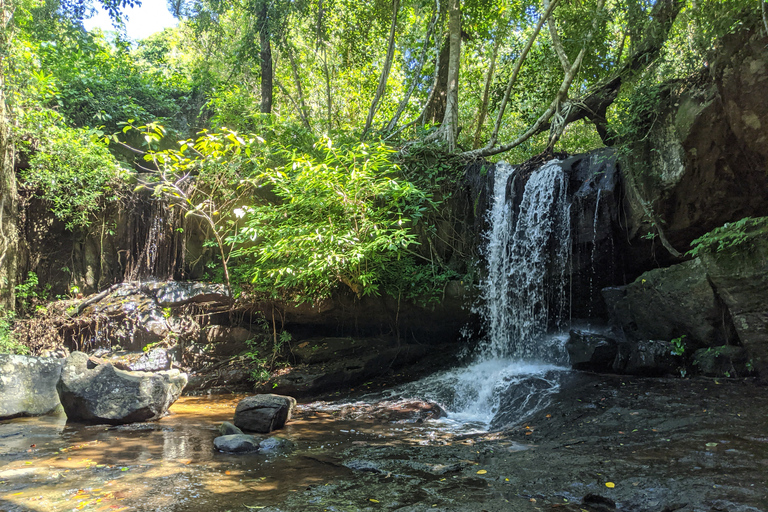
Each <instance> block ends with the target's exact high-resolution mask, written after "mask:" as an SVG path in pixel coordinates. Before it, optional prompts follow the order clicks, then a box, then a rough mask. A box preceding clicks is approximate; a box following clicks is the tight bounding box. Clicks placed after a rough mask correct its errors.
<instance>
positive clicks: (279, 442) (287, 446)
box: [259, 436, 295, 453]
mask: <svg viewBox="0 0 768 512" xmlns="http://www.w3.org/2000/svg"><path fill="white" fill-rule="evenodd" d="M294 446H295V445H294V444H293V442H292V441H290V440H289V439H285V438H284V437H280V436H273V437H268V438H266V439H263V440H262V441H261V442H260V443H259V452H260V453H285V452H289V451H291V450H293V448H294Z"/></svg>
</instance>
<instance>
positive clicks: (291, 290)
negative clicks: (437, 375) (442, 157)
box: [230, 139, 424, 301]
mask: <svg viewBox="0 0 768 512" xmlns="http://www.w3.org/2000/svg"><path fill="white" fill-rule="evenodd" d="M316 147H317V149H319V150H320V154H321V157H316V156H314V155H309V154H303V153H293V152H288V151H286V152H285V154H286V157H287V158H288V159H289V161H290V163H289V164H287V165H286V166H284V167H282V168H277V169H268V170H266V171H265V172H263V173H261V174H260V175H259V176H257V177H255V178H253V179H252V180H251V182H252V183H253V184H254V185H256V186H260V187H265V188H270V189H271V191H272V192H273V193H274V194H275V195H276V196H277V201H276V202H264V203H262V204H255V205H250V206H244V207H242V208H240V209H238V210H236V213H238V214H239V215H241V216H243V217H244V227H243V228H242V229H241V230H240V232H239V233H238V234H237V235H236V236H234V237H232V238H230V242H231V243H240V244H243V245H241V246H240V248H239V249H238V250H237V251H235V255H236V256H237V257H239V258H240V262H241V264H246V265H249V266H250V268H251V271H250V274H251V276H252V281H253V283H254V284H256V286H257V288H258V289H260V290H261V291H264V292H267V293H269V294H271V295H273V296H279V295H281V294H287V295H290V296H292V298H293V299H296V300H299V301H310V300H315V299H317V298H322V297H326V296H328V295H330V293H331V292H332V291H333V290H334V289H336V288H337V286H338V285H339V284H340V283H343V284H345V285H347V286H348V287H349V288H350V289H351V290H353V291H354V292H355V293H356V294H357V295H366V294H371V293H377V292H378V290H379V286H380V284H381V280H382V273H383V271H384V269H386V267H387V266H388V265H390V264H391V263H392V262H393V261H396V260H397V259H398V258H400V257H401V255H402V254H403V253H404V252H407V251H408V249H409V247H410V246H411V245H413V244H415V243H416V235H415V234H414V233H413V231H412V226H413V225H414V222H415V221H416V220H417V219H418V217H419V216H420V209H419V205H418V203H419V201H421V200H423V199H424V195H423V193H422V192H421V191H419V190H418V189H417V188H416V187H414V186H413V185H412V184H411V183H410V182H408V181H407V180H404V179H400V176H399V175H398V167H397V165H395V164H394V163H393V162H392V160H391V155H392V153H393V151H392V150H391V149H390V148H388V147H387V146H385V145H383V144H379V145H375V146H368V145H365V144H360V145H357V146H349V147H342V148H337V147H334V145H333V144H332V142H331V141H330V140H328V139H323V140H321V141H320V142H318V144H317V146H316ZM246 241H250V243H249V244H247V245H246V244H245V242H246Z"/></svg>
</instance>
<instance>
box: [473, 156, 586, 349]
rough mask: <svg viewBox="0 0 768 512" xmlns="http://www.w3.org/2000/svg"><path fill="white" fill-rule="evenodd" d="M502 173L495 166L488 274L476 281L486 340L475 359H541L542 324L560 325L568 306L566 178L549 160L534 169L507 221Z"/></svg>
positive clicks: (505, 171)
mask: <svg viewBox="0 0 768 512" xmlns="http://www.w3.org/2000/svg"><path fill="white" fill-rule="evenodd" d="M510 169H511V167H510V166H509V165H507V164H505V163H500V164H497V167H496V172H497V175H496V180H495V183H494V194H493V204H492V207H491V210H490V213H489V216H488V224H489V228H488V232H487V234H486V239H487V248H486V260H487V262H488V276H487V278H486V279H485V281H484V282H483V283H482V289H483V293H482V300H483V317H484V319H485V322H486V328H487V331H488V335H487V341H486V343H485V345H484V347H483V351H482V357H484V358H499V357H514V358H525V359H530V358H536V359H541V358H544V357H546V356H547V355H548V354H547V353H546V351H543V350H542V349H543V347H542V346H541V345H540V344H539V343H537V341H538V338H540V337H541V335H542V334H544V333H545V332H546V331H547V327H548V325H549V323H550V322H552V323H553V324H555V325H556V326H557V327H559V326H560V325H561V323H562V322H563V320H564V319H565V316H566V315H565V314H566V310H567V304H568V301H567V296H566V286H565V285H566V275H567V274H568V266H569V257H570V253H571V236H570V234H571V231H570V205H569V204H568V203H567V201H566V192H567V179H566V177H565V173H564V172H563V170H562V168H561V167H560V162H559V161H557V160H552V161H550V162H548V163H546V164H545V165H544V166H543V167H541V168H540V169H538V170H537V171H535V172H534V173H533V174H532V175H531V177H530V178H529V179H528V183H527V184H526V186H525V191H524V193H523V197H522V200H521V202H520V209H519V213H518V215H517V217H516V218H514V216H513V214H512V205H511V198H508V197H506V189H507V187H506V181H507V180H508V179H509V176H510V175H511V174H512V172H513V171H511V170H510ZM513 179H514V178H513ZM513 189H514V187H513Z"/></svg>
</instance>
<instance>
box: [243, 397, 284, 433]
mask: <svg viewBox="0 0 768 512" xmlns="http://www.w3.org/2000/svg"><path fill="white" fill-rule="evenodd" d="M295 406H296V399H294V398H291V397H289V396H282V395H272V394H266V395H256V396H249V397H247V398H243V399H242V400H240V402H238V404H237V407H236V408H235V419H234V424H235V426H237V427H238V428H241V429H243V430H247V431H250V432H259V433H262V434H268V433H270V432H272V431H273V430H277V429H279V428H283V426H285V423H286V422H287V421H288V420H289V419H291V411H292V410H293V408H294V407H295Z"/></svg>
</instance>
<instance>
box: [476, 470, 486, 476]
mask: <svg viewBox="0 0 768 512" xmlns="http://www.w3.org/2000/svg"><path fill="white" fill-rule="evenodd" d="M487 472H488V471H486V470H484V469H481V470H480V471H478V472H477V474H478V475H484V474H486V473H487Z"/></svg>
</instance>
